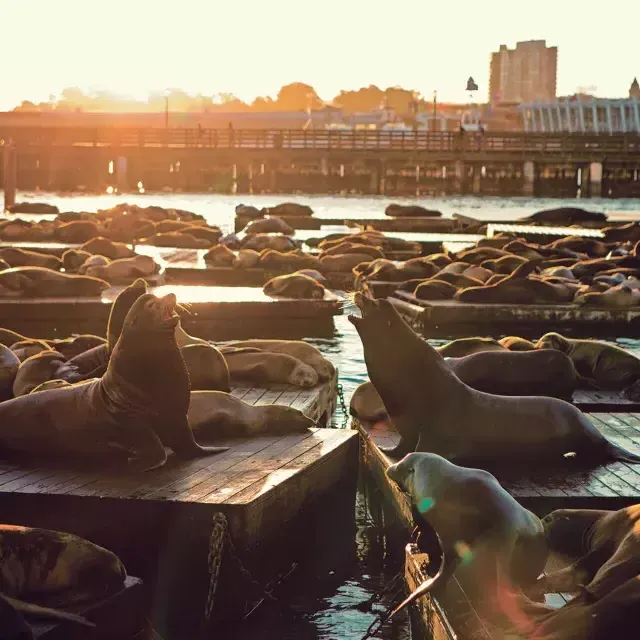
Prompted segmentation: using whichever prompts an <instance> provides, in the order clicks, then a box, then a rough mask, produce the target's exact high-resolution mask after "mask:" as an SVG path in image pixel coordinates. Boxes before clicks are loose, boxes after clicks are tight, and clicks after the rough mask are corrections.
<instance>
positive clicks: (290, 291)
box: [262, 273, 325, 300]
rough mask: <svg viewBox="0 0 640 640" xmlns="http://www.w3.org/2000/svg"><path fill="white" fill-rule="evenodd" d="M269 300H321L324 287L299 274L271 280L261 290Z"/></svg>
mask: <svg viewBox="0 0 640 640" xmlns="http://www.w3.org/2000/svg"><path fill="white" fill-rule="evenodd" d="M262 290H263V291H264V293H265V295H268V296H270V297H271V298H295V299H300V300H322V299H323V298H324V291H325V290H324V287H323V286H322V285H321V284H320V283H319V282H318V281H317V280H314V279H313V278H310V277H309V276H305V275H302V274H300V273H292V274H289V275H285V276H276V277H275V278H271V280H269V281H268V282H267V283H266V284H265V285H264V287H263V288H262Z"/></svg>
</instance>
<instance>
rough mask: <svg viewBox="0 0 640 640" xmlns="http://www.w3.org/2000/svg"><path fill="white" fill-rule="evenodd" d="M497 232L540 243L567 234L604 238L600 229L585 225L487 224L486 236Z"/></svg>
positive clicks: (491, 235)
mask: <svg viewBox="0 0 640 640" xmlns="http://www.w3.org/2000/svg"><path fill="white" fill-rule="evenodd" d="M498 233H517V234H518V236H519V237H520V238H524V239H525V240H534V241H536V242H540V243H546V242H553V240H554V239H557V238H565V237H567V236H580V237H581V238H597V239H600V238H604V234H603V233H602V231H600V229H587V228H585V227H579V226H575V227H552V226H543V225H530V224H522V223H521V224H518V223H517V222H511V223H510V222H507V223H504V224H496V223H490V224H488V225H487V237H488V238H493V236H494V235H497V234H498Z"/></svg>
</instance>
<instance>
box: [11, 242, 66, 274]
mask: <svg viewBox="0 0 640 640" xmlns="http://www.w3.org/2000/svg"><path fill="white" fill-rule="evenodd" d="M0 258H2V259H3V260H4V261H5V262H6V263H7V264H8V265H9V266H11V267H46V268H47V269H55V270H56V271H58V270H60V269H62V260H60V258H57V257H56V256H52V255H49V254H47V253H38V252H36V251H27V250H26V249H18V248H17V247H0Z"/></svg>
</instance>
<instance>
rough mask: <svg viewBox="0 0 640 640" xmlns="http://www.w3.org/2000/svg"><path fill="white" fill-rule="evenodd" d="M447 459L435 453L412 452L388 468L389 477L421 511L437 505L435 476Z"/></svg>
mask: <svg viewBox="0 0 640 640" xmlns="http://www.w3.org/2000/svg"><path fill="white" fill-rule="evenodd" d="M443 463H446V460H445V459H444V458H442V457H440V456H438V455H436V454H434V453H410V454H408V455H406V456H405V457H404V458H402V460H400V462H396V463H395V464H392V465H391V466H390V467H388V468H387V477H388V478H389V480H391V481H392V482H395V483H396V484H397V485H398V486H399V487H400V489H401V490H402V491H403V492H405V493H408V494H409V495H410V496H411V497H412V498H413V500H414V502H415V505H416V507H417V509H418V511H419V512H420V513H425V512H426V511H428V510H429V509H430V508H431V507H433V506H434V505H435V498H434V496H433V487H434V485H435V484H437V483H434V482H433V480H434V476H435V475H436V474H438V472H439V469H440V468H441V467H442V464H443Z"/></svg>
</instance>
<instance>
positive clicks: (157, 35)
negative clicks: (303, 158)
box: [0, 0, 640, 110]
mask: <svg viewBox="0 0 640 640" xmlns="http://www.w3.org/2000/svg"><path fill="white" fill-rule="evenodd" d="M639 22H640V1H638V0H617V1H616V2H614V3H609V4H607V3H605V4H602V3H595V2H583V3H578V4H576V3H574V2H569V0H532V1H529V2H518V1H514V0H487V1H486V2H472V1H471V0H457V1H455V2H438V1H435V0H395V1H393V2H389V1H386V2H385V1H384V0H380V1H379V2H372V1H371V0H367V1H365V0H339V1H338V0H324V1H322V2H294V1H293V0H235V1H233V2H232V1H228V2H227V1H225V0H180V1H179V2H168V1H167V0H156V1H153V2H152V1H150V0H109V2H100V1H99V0H0V25H2V45H3V52H4V56H3V63H2V69H3V78H4V81H3V82H2V86H1V87H0V109H1V110H6V109H11V108H13V107H14V106H16V105H17V104H19V103H20V102H21V101H22V100H24V99H28V100H32V101H44V100H47V99H48V97H49V95H50V94H59V92H60V91H61V90H62V89H63V88H64V87H69V86H77V87H80V88H82V89H85V90H89V89H107V90H111V91H114V92H116V93H120V94H126V95H130V96H133V97H138V98H146V96H147V94H148V92H149V91H164V90H165V89H167V88H169V87H175V88H181V89H184V90H185V91H187V92H189V93H194V94H195V93H202V94H205V95H213V94H216V93H219V92H224V91H228V92H232V93H235V94H236V95H237V96H238V97H240V98H241V99H243V100H247V101H250V100H252V99H253V98H254V97H255V96H256V95H272V96H274V95H275V94H276V93H277V90H278V89H279V88H280V86H282V85H283V84H286V83H289V82H294V81H302V82H307V83H309V84H311V85H313V86H314V87H315V89H316V90H317V92H318V94H319V95H320V97H321V98H323V99H325V100H330V99H331V98H333V97H334V96H335V95H336V94H337V93H338V91H339V90H340V89H344V88H358V87H361V86H368V85H369V84H376V85H378V86H379V87H381V88H386V87H388V86H393V85H400V86H402V87H404V88H408V89H416V90H418V91H420V92H422V94H423V95H424V96H425V97H427V98H431V96H432V95H433V91H434V89H437V91H438V99H439V100H441V101H451V102H453V101H460V102H464V101H466V99H467V94H466V92H465V90H464V89H465V83H466V80H467V78H468V77H469V76H470V75H472V76H473V77H474V78H475V80H476V82H477V83H478V85H479V87H480V90H479V92H478V93H479V95H478V98H479V99H481V100H483V101H484V100H486V99H487V90H488V87H487V84H488V75H489V56H490V53H491V52H492V51H495V50H497V49H498V47H499V45H500V44H506V45H508V46H509V47H510V48H512V47H513V46H515V43H516V42H517V41H520V40H530V39H546V40H547V44H548V45H556V46H558V47H559V53H558V94H559V95H563V94H567V93H573V92H575V91H576V89H577V88H578V87H581V86H582V87H597V89H596V90H595V93H596V94H597V95H601V96H608V97H621V96H626V95H627V92H628V89H629V85H630V83H631V81H632V79H633V77H634V76H636V75H637V76H640V54H639V53H638V24H639ZM591 91H593V89H591Z"/></svg>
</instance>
